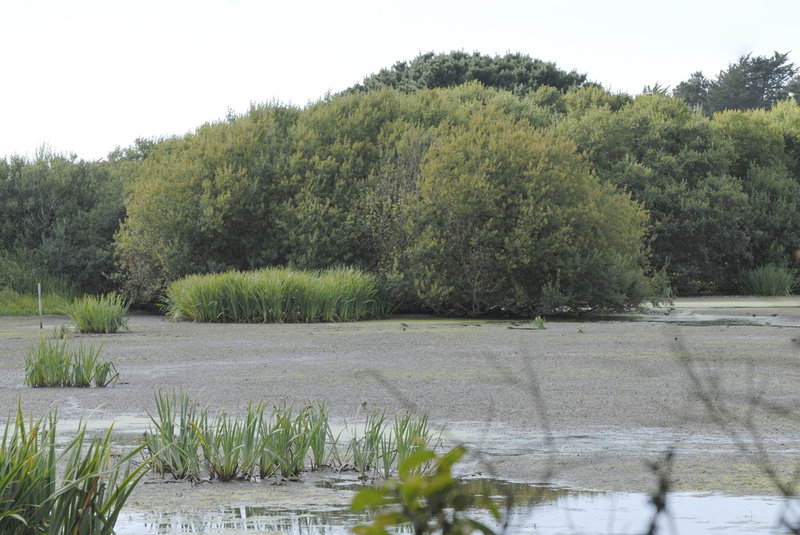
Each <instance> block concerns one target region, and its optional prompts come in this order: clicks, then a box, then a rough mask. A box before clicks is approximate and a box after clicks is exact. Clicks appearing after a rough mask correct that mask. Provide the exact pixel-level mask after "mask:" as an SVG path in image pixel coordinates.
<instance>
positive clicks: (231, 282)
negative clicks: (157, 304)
mask: <svg viewBox="0 0 800 535" xmlns="http://www.w3.org/2000/svg"><path fill="white" fill-rule="evenodd" d="M393 303H394V301H393V299H392V297H391V295H390V292H389V291H388V290H386V288H385V286H384V285H383V284H382V283H381V281H380V280H379V279H378V277H375V276H374V275H371V274H369V273H365V272H363V271H360V270H357V269H354V268H346V267H338V268H331V269H326V270H321V271H298V270H295V269H291V268H264V269H260V270H257V271H248V272H242V271H227V272H224V273H212V274H209V275H190V276H188V277H185V278H183V279H180V280H177V281H175V282H173V283H172V284H170V285H169V287H168V288H167V295H166V298H165V305H164V308H165V310H166V313H167V315H168V316H169V317H170V318H172V319H175V320H190V321H197V322H260V323H284V322H321V321H326V322H330V321H354V320H364V319H375V318H382V317H386V316H388V315H389V314H390V313H391V312H392V310H393V308H394V304H393Z"/></svg>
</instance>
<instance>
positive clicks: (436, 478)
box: [351, 446, 502, 535]
mask: <svg viewBox="0 0 800 535" xmlns="http://www.w3.org/2000/svg"><path fill="white" fill-rule="evenodd" d="M465 452H466V450H465V449H464V447H462V446H457V447H455V448H453V449H452V450H450V451H449V452H447V453H445V454H444V455H442V456H439V457H437V456H436V455H435V454H434V453H433V452H432V451H430V450H419V451H417V452H415V453H414V454H412V455H411V456H410V457H408V458H407V459H406V460H405V461H403V462H402V463H400V466H399V467H398V477H397V478H395V479H390V480H387V481H385V482H384V484H383V485H381V486H380V487H377V488H367V489H364V490H362V491H360V492H359V493H358V494H356V496H355V497H354V498H353V502H352V504H351V507H352V509H353V511H356V512H359V511H363V510H365V509H370V508H381V510H380V512H379V513H378V514H377V515H376V516H375V520H374V521H373V523H372V524H371V525H363V526H356V527H355V528H353V531H354V532H355V533H356V535H388V534H389V533H390V531H389V530H388V529H387V528H391V527H393V526H403V525H410V526H411V529H412V530H413V532H414V534H415V535H423V534H426V533H442V535H448V534H460V533H472V532H473V531H480V532H482V533H484V534H485V535H493V534H494V533H495V532H494V531H493V530H492V529H491V528H490V527H489V526H486V525H485V524H482V523H480V522H478V521H476V520H474V519H472V518H470V517H469V516H467V514H466V512H467V510H468V509H470V508H472V507H474V506H476V505H478V504H480V505H481V506H483V507H485V508H486V509H487V510H488V511H489V513H490V514H491V515H492V517H493V518H494V519H496V520H498V521H500V520H501V517H502V515H501V513H500V510H499V509H498V508H497V506H496V505H495V504H494V503H492V501H491V500H490V499H488V498H486V497H484V496H475V495H473V494H470V493H467V492H464V491H463V490H460V489H459V486H458V482H457V480H456V479H455V478H454V477H453V474H452V466H453V464H455V463H456V462H457V461H458V460H459V459H461V457H462V456H463V455H464V453H465ZM429 462H432V463H433V464H432V467H431V469H430V471H429V472H425V471H423V470H422V467H423V466H424V465H426V464H427V463H429ZM387 506H396V507H387Z"/></svg>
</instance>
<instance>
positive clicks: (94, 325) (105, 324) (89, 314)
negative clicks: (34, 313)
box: [66, 294, 128, 334]
mask: <svg viewBox="0 0 800 535" xmlns="http://www.w3.org/2000/svg"><path fill="white" fill-rule="evenodd" d="M66 313H67V316H69V319H71V320H72V322H73V323H74V324H75V328H76V329H77V330H78V332H82V333H106V334H111V333H115V332H117V331H119V330H128V320H127V318H126V317H125V314H127V313H128V305H127V304H126V303H125V301H124V300H123V299H122V297H120V296H118V295H114V294H107V295H105V296H101V297H92V296H88V295H87V296H84V297H82V298H80V299H76V300H75V301H73V303H72V305H71V306H70V307H69V308H68V309H67V310H66Z"/></svg>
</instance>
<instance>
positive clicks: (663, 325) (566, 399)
mask: <svg viewBox="0 0 800 535" xmlns="http://www.w3.org/2000/svg"><path fill="white" fill-rule="evenodd" d="M798 305H800V302H798V301H795V300H791V301H788V300H778V301H769V302H767V303H760V304H759V305H758V306H755V305H754V304H753V303H744V304H742V305H741V306H739V305H737V304H735V303H729V304H728V306H726V307H725V308H722V309H720V308H710V306H711V305H710V304H709V303H708V302H706V301H690V302H686V303H684V305H683V306H681V307H679V308H678V309H673V310H667V309H662V310H654V311H651V312H650V313H648V314H644V315H638V316H624V317H615V318H611V319H606V320H604V321H588V320H587V321H585V322H580V321H549V322H548V323H547V328H546V329H545V330H535V329H533V328H532V326H531V325H530V324H521V325H517V324H515V323H512V322H508V321H460V320H440V319H430V318H417V317H400V318H393V319H391V320H386V321H374V322H360V323H342V324H314V325H306V324H285V325H254V324H233V325H230V324H227V325H222V324H211V325H209V324H194V323H183V322H170V321H167V320H165V319H163V318H161V317H158V316H136V315H135V316H133V317H131V319H130V332H126V333H121V334H114V335H108V336H81V337H77V338H83V339H84V340H86V339H89V340H94V341H96V342H97V343H99V342H100V341H104V346H103V353H102V355H103V358H104V359H107V360H112V361H113V362H114V363H115V364H116V366H117V368H118V370H119V371H120V374H121V383H120V384H117V385H116V386H114V387H109V388H90V389H52V388H43V389H32V388H28V387H25V386H24V385H23V382H24V373H23V372H24V370H23V357H22V354H23V350H24V348H26V347H28V346H29V345H30V344H31V343H32V342H35V341H36V340H37V339H38V337H39V335H40V330H39V319H38V318H37V317H10V318H9V317H5V318H0V371H2V375H1V376H0V403H2V405H1V406H2V407H4V408H5V409H6V412H7V413H9V414H10V413H12V412H13V411H14V410H15V409H16V406H17V402H18V400H19V399H21V401H22V406H23V411H24V412H25V413H26V414H28V413H32V414H35V415H40V414H44V413H46V412H47V411H48V410H49V409H51V408H53V407H58V413H59V416H60V419H61V420H62V421H64V420H66V421H71V420H77V419H80V418H88V419H89V421H90V422H93V425H98V426H99V427H103V426H104V425H107V424H108V423H109V422H112V421H113V422H116V423H115V429H117V430H122V431H125V430H126V428H127V430H128V431H129V432H131V433H138V432H140V427H141V426H142V425H144V424H143V422H146V420H144V419H145V418H146V417H147V415H148V412H154V410H155V404H154V392H155V391H156V390H157V389H159V388H161V389H172V388H177V387H183V388H184V389H187V390H189V392H190V393H192V395H194V396H196V397H197V398H198V401H199V402H200V404H201V405H203V406H208V407H209V408H211V409H212V410H214V409H225V410H227V411H233V412H235V411H236V410H237V409H241V408H242V407H243V406H244V405H245V404H246V403H247V402H248V401H249V400H252V399H255V400H260V399H264V400H266V401H267V402H278V401H280V400H281V399H283V398H289V399H290V400H295V401H296V402H305V401H318V400H320V401H324V402H325V403H326V404H327V406H328V407H329V410H330V415H331V419H332V421H333V422H334V423H342V422H343V421H344V420H345V419H346V420H347V421H348V422H350V423H351V424H352V423H353V422H355V421H358V419H359V418H361V417H362V416H363V414H364V409H363V407H364V406H366V407H367V408H371V407H378V408H386V409H388V411H390V412H392V411H399V410H405V409H417V410H428V411H430V422H431V425H432V426H433V427H434V428H436V429H440V428H444V434H443V437H444V439H445V440H446V441H447V442H448V443H458V442H465V443H467V444H468V447H469V450H470V458H469V460H468V461H467V462H465V463H464V464H462V465H461V466H460V468H459V469H460V470H461V472H462V475H478V474H482V475H492V476H494V477H498V478H501V479H509V480H513V481H518V482H530V483H549V484H552V485H557V486H567V487H572V488H576V489H594V490H606V491H627V492H650V491H651V490H653V489H654V488H655V484H656V482H655V479H654V477H653V475H652V474H651V473H650V471H649V470H648V468H647V463H650V462H653V461H656V460H658V459H659V458H661V457H662V456H663V454H664V452H665V451H667V450H669V449H671V450H673V451H674V454H675V465H674V470H673V480H674V485H675V487H674V488H675V490H679V491H708V492H720V493H728V494H739V495H747V494H754V495H756V494H757V495H765V494H776V493H777V490H776V488H775V485H774V483H773V482H771V481H770V480H769V479H768V478H766V477H765V476H764V475H763V471H762V470H760V468H759V464H763V463H764V462H768V463H769V464H770V466H771V467H773V468H774V469H775V471H776V473H777V474H778V476H779V477H780V478H783V479H785V480H789V478H790V477H791V475H792V474H793V472H794V470H795V468H797V462H798V460H799V459H798V452H800V425H798V423H799V422H800V419H799V417H800V414H798V412H797V409H798V404H799V403H800V391H798V386H797V385H798V384H800V343H798V342H797V341H795V339H796V338H798V337H800V308H796V307H797V306H798ZM62 324H67V320H66V318H62V317H55V316H50V317H46V318H45V327H44V334H45V335H50V334H51V333H52V329H53V327H54V326H57V325H62ZM692 377H694V378H695V379H697V380H699V383H698V382H697V381H696V380H695V379H693V378H692ZM704 398H705V399H706V400H708V401H710V402H712V403H713V404H714V406H715V407H718V408H720V409H724V410H725V411H727V412H726V413H725V418H726V421H727V423H728V424H731V423H732V419H739V418H740V419H741V422H745V423H746V425H728V426H723V425H721V424H720V422H719V421H718V420H717V419H715V418H714V417H713V416H712V414H711V413H710V412H709V410H708V408H707V406H706V405H705V404H704V403H703V402H702V399H704ZM779 409H780V410H779ZM784 409H785V410H784ZM787 411H788V412H787ZM137 426H138V427H137ZM331 476H332V474H326V473H322V474H309V475H308V477H307V478H306V479H307V481H306V482H305V483H302V484H298V483H289V484H286V485H282V486H275V485H270V484H269V483H266V482H262V483H239V484H233V485H229V484H224V485H223V484H204V485H195V486H192V485H189V484H185V483H166V482H162V480H161V479H160V478H150V479H148V480H147V481H146V482H145V484H144V485H141V486H140V487H139V488H138V489H137V490H136V492H135V493H134V495H133V496H132V498H131V500H130V502H129V504H130V507H131V508H132V509H133V510H149V511H152V510H184V511H185V510H187V508H188V509H197V510H208V508H209V507H211V506H219V505H220V504H223V505H231V506H234V505H253V504H261V505H263V504H264V502H265V501H268V502H269V503H270V504H273V505H275V504H277V505H281V504H282V503H284V502H285V503H292V504H295V505H297V504H298V503H299V504H302V503H308V504H319V503H325V504H329V505H331V506H335V505H337V504H338V505H341V504H343V503H346V502H347V500H348V499H349V495H348V494H347V493H341V492H334V491H330V490H326V489H321V488H319V487H317V486H315V485H313V484H309V481H312V482H313V481H314V480H316V479H318V478H320V477H331Z"/></svg>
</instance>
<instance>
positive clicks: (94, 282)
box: [0, 148, 125, 293]
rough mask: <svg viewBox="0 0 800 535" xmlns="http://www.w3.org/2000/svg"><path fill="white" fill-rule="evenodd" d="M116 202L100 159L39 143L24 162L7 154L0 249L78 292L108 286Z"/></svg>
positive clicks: (114, 182)
mask: <svg viewBox="0 0 800 535" xmlns="http://www.w3.org/2000/svg"><path fill="white" fill-rule="evenodd" d="M122 199H123V185H122V182H121V180H120V178H119V176H118V175H117V174H116V173H115V172H114V170H113V169H112V166H110V165H109V164H108V163H106V162H86V161H83V160H78V159H77V157H75V156H72V155H70V156H67V155H62V154H56V153H53V152H51V151H49V150H47V149H45V148H43V149H41V150H40V151H38V152H37V154H36V156H35V157H34V158H32V159H26V158H22V157H19V156H12V157H10V158H8V159H6V160H3V161H2V164H0V205H2V206H3V210H2V212H0V250H2V251H5V252H6V253H7V254H9V255H10V256H11V257H13V258H15V259H16V260H17V261H18V262H19V263H21V264H22V265H23V266H24V267H25V268H26V269H39V270H42V271H44V272H46V273H49V274H51V275H58V276H63V277H66V278H68V279H69V280H70V281H71V282H72V283H73V284H75V285H76V286H77V287H78V288H79V289H80V290H82V291H85V292H96V293H102V292H105V291H108V290H109V289H110V287H111V283H110V281H109V280H108V277H107V276H108V275H109V274H110V273H111V272H112V270H113V242H112V237H113V234H114V232H115V231H116V229H117V227H118V225H119V221H120V220H121V219H122V217H123V216H124V213H125V212H124V206H123V202H122Z"/></svg>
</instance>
